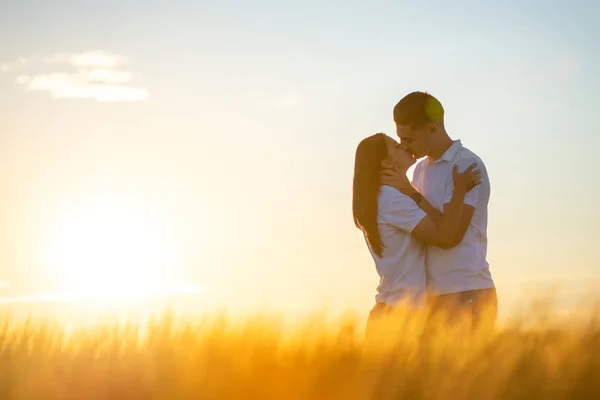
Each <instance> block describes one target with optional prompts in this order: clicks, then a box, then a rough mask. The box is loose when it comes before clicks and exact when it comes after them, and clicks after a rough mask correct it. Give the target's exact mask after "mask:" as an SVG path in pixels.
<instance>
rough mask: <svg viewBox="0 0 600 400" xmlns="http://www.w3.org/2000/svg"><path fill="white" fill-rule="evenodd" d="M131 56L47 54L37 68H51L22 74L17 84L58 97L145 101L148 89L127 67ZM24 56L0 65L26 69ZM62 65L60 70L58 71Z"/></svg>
mask: <svg viewBox="0 0 600 400" xmlns="http://www.w3.org/2000/svg"><path fill="white" fill-rule="evenodd" d="M129 63H130V62H129V60H128V59H127V58H126V57H123V56H121V55H117V54H112V53H109V52H106V51H102V50H93V51H87V52H82V53H59V54H54V55H52V56H50V57H47V58H45V59H43V60H41V62H38V64H39V65H36V67H37V68H36V69H37V70H38V71H39V70H40V69H42V70H43V69H46V70H48V69H50V71H49V72H42V73H39V72H37V73H34V74H21V75H18V76H17V77H16V79H15V83H16V84H17V85H20V86H23V87H24V88H25V89H26V90H28V91H47V92H50V95H51V96H52V97H53V98H56V99H92V100H97V101H113V102H116V101H146V100H148V98H149V97H150V95H149V93H148V90H147V89H146V88H144V87H142V86H139V84H137V83H136V81H135V77H134V74H133V73H132V72H131V71H129V70H128V69H127V67H128V66H129ZM27 64H28V60H27V59H25V58H21V59H18V60H17V61H15V62H12V63H5V64H2V65H0V69H1V70H3V71H4V72H8V71H20V72H22V71H23V69H24V68H23V67H24V66H26V65H27ZM57 67H60V70H59V71H56V69H57Z"/></svg>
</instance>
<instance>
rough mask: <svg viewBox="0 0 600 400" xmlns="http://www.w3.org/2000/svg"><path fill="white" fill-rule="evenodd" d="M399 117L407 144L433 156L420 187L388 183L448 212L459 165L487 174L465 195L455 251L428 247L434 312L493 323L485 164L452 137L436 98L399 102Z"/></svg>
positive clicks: (422, 165) (420, 168) (394, 178)
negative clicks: (454, 169)
mask: <svg viewBox="0 0 600 400" xmlns="http://www.w3.org/2000/svg"><path fill="white" fill-rule="evenodd" d="M393 115H394V122H395V124H396V133H397V135H398V137H399V138H400V143H401V145H402V146H403V147H404V148H405V149H406V150H407V151H408V152H410V153H411V154H412V155H413V156H414V157H415V158H417V159H418V158H422V157H425V156H427V157H426V158H425V159H423V160H422V161H421V162H419V164H417V166H416V168H415V172H414V178H413V186H414V187H413V186H411V185H407V184H406V182H404V181H405V180H406V181H407V178H403V177H401V176H398V174H395V175H394V173H388V174H387V176H384V177H382V182H383V183H386V184H389V185H391V186H395V187H396V188H397V189H398V190H401V191H403V192H404V193H406V194H408V195H409V196H411V197H412V198H413V199H414V200H415V201H416V202H417V204H419V207H421V208H423V209H424V210H426V209H427V208H432V207H433V208H435V209H437V210H438V211H440V212H444V211H445V208H446V206H447V204H448V203H449V201H450V199H451V198H452V193H453V189H454V188H453V183H452V169H453V167H454V165H457V166H458V170H459V172H462V171H464V170H465V169H466V168H467V167H468V166H469V165H471V164H473V163H476V164H477V168H478V169H479V170H480V171H481V178H482V183H481V184H480V185H478V186H477V187H475V188H474V189H472V190H471V191H469V192H468V193H467V195H466V196H465V200H464V205H463V212H462V219H461V223H460V228H459V230H458V233H457V235H456V237H455V240H454V242H453V243H452V245H453V246H455V247H452V248H450V249H442V248H439V247H435V246H430V245H429V246H427V253H426V269H427V287H428V292H429V295H430V305H431V308H432V311H433V312H434V313H435V312H437V311H440V310H445V311H447V312H449V313H450V315H452V316H456V315H457V314H458V313H465V314H467V315H468V316H469V317H472V320H473V321H474V322H475V323H477V322H478V321H481V320H482V318H485V319H486V320H487V321H490V322H492V323H493V322H494V321H495V319H496V314H497V296H496V289H495V285H494V281H493V279H492V276H491V274H490V270H489V265H488V262H487V260H486V255H487V206H488V202H489V198H490V183H489V179H488V175H487V171H486V169H485V165H484V164H483V161H481V159H480V158H479V157H478V156H477V155H475V154H474V153H473V152H472V151H470V150H468V149H467V148H465V147H463V146H462V143H461V142H460V140H455V141H453V140H452V139H451V138H450V136H449V135H448V133H447V132H446V129H445V126H444V109H443V107H442V105H441V103H440V102H439V101H438V100H437V99H436V98H435V97H433V96H431V95H430V94H428V93H424V92H413V93H410V94H408V95H407V96H405V97H404V98H402V99H401V100H400V101H399V102H398V104H396V106H395V107H394V112H393ZM386 179H387V182H385V180H386ZM423 197H424V198H423ZM426 211H427V210H426Z"/></svg>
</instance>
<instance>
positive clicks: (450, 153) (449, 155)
mask: <svg viewBox="0 0 600 400" xmlns="http://www.w3.org/2000/svg"><path fill="white" fill-rule="evenodd" d="M461 147H462V143H461V142H460V140H455V141H453V142H452V145H451V146H450V147H448V150H446V151H445V152H444V154H442V156H441V157H440V158H438V159H437V160H435V161H433V160H431V159H429V162H430V163H432V164H437V163H440V162H442V161H448V162H450V161H452V159H453V158H454V156H455V155H456V153H458V151H459V150H460V149H461Z"/></svg>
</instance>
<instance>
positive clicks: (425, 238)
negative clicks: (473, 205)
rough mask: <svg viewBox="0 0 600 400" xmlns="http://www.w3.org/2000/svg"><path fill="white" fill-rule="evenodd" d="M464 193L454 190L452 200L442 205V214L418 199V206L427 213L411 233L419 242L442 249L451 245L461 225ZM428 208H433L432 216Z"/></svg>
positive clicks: (423, 200)
mask: <svg viewBox="0 0 600 400" xmlns="http://www.w3.org/2000/svg"><path fill="white" fill-rule="evenodd" d="M465 194H466V191H464V190H455V191H454V194H453V195H452V200H451V201H450V202H449V203H447V204H446V205H445V207H444V214H442V213H440V212H439V211H438V210H436V209H435V208H434V207H433V206H432V205H431V204H429V202H427V201H426V200H425V199H424V198H423V199H422V200H421V201H419V207H420V208H421V209H422V210H423V211H425V212H426V213H427V216H426V217H425V218H423V220H422V221H421V222H420V223H419V224H418V225H417V226H416V227H415V229H414V230H413V231H412V235H413V236H414V237H415V238H417V239H418V240H420V241H421V242H424V243H427V244H430V245H433V246H437V247H441V248H443V249H449V248H451V247H453V246H454V242H455V239H456V237H457V235H458V232H459V228H460V226H461V219H462V215H463V201H464V199H465ZM422 203H423V204H422ZM425 203H426V204H425ZM428 209H431V210H434V212H432V214H433V216H432V214H430V213H429V212H428Z"/></svg>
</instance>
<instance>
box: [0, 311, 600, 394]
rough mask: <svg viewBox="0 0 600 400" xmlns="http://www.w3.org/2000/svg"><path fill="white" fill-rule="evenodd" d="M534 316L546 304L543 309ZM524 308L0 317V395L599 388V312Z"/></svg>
mask: <svg viewBox="0 0 600 400" xmlns="http://www.w3.org/2000/svg"><path fill="white" fill-rule="evenodd" d="M542 314H543V315H542ZM551 317H552V312H551V310H544V312H543V313H542V312H541V311H540V312H536V311H535V309H534V308H533V309H532V310H531V311H528V312H527V313H525V314H524V315H522V316H521V317H520V318H513V319H512V320H509V321H508V322H506V323H505V324H503V326H502V327H500V328H498V329H496V330H495V331H493V332H490V331H473V330H472V329H469V328H468V327H465V326H462V325H459V326H456V327H454V328H449V327H446V326H444V327H441V326H438V327H437V328H436V329H431V328H427V329H426V328H425V324H424V318H422V316H416V317H413V318H407V317H406V316H394V318H393V320H392V321H391V322H388V324H387V325H385V326H383V325H382V327H381V333H380V334H378V335H377V337H376V338H374V339H369V340H367V339H365V336H364V326H363V325H364V324H363V323H364V316H362V315H358V316H357V315H353V314H348V315H346V316H343V317H339V318H335V319H333V320H332V319H331V318H327V316H326V315H313V316H311V317H309V318H306V319H302V320H297V321H295V322H294V323H292V324H290V323H288V322H283V320H281V319H280V318H278V317H276V316H272V315H268V314H266V313H263V314H256V315H253V316H248V317H246V318H239V317H236V318H233V317H227V315H226V314H223V313H221V314H219V313H216V314H211V315H205V316H203V317H194V318H192V317H185V316H177V315H176V314H175V313H172V312H165V313H162V314H159V315H155V316H154V317H151V318H149V319H145V320H143V321H142V320H139V319H135V318H131V319H130V320H126V319H125V320H124V319H120V320H117V319H115V320H114V321H112V322H111V321H104V322H102V323H101V324H96V325H89V324H88V325H85V326H83V325H81V326H80V325H77V324H76V323H75V324H68V325H66V324H64V323H63V322H58V321H56V320H52V319H31V320H17V319H15V318H14V317H12V316H11V315H10V314H5V315H4V317H2V318H0V399H3V400H22V399H47V400H54V399H64V400H70V399H73V400H75V399H77V400H80V399H348V400H353V399H356V400H358V399H588V398H589V399H598V398H600V321H598V320H597V319H595V318H594V315H592V314H590V315H589V316H588V318H585V319H583V320H582V319H581V318H579V319H578V320H577V322H576V323H575V322H572V323H571V322H569V319H568V318H567V319H565V320H561V321H558V322H557V321H556V320H555V319H553V318H551Z"/></svg>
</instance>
